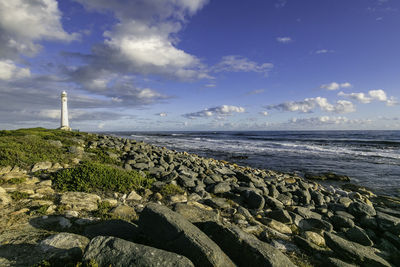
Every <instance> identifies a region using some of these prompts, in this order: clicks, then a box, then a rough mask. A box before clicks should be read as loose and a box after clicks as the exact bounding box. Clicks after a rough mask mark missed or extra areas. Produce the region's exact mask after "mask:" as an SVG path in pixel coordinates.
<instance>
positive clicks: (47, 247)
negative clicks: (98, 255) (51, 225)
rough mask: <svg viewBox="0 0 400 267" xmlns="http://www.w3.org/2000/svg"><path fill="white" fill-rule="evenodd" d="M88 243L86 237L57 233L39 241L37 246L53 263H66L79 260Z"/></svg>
mask: <svg viewBox="0 0 400 267" xmlns="http://www.w3.org/2000/svg"><path fill="white" fill-rule="evenodd" d="M89 241H90V240H89V239H88V238H87V237H84V236H81V235H77V234H72V233H59V234H55V235H52V236H49V237H48V238H46V239H45V240H43V241H41V242H40V244H39V246H40V249H41V251H42V252H43V253H45V254H47V255H48V257H49V258H52V259H53V261H63V262H67V261H73V260H80V259H81V257H82V255H83V251H84V250H85V248H86V246H87V244H88V243H89Z"/></svg>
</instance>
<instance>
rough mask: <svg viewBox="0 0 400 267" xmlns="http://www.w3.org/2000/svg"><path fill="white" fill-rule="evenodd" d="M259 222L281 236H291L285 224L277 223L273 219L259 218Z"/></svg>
mask: <svg viewBox="0 0 400 267" xmlns="http://www.w3.org/2000/svg"><path fill="white" fill-rule="evenodd" d="M260 221H261V222H262V223H263V224H265V225H267V226H269V227H271V228H272V229H274V230H276V231H278V232H280V233H282V234H292V230H291V229H290V228H289V227H288V226H287V225H286V224H283V223H281V222H278V221H276V220H274V219H269V218H261V219H260Z"/></svg>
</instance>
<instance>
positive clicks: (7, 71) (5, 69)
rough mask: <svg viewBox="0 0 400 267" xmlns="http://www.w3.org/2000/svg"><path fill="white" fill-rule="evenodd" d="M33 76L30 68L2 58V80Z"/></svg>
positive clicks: (0, 76)
mask: <svg viewBox="0 0 400 267" xmlns="http://www.w3.org/2000/svg"><path fill="white" fill-rule="evenodd" d="M30 76H31V72H30V70H29V68H20V67H17V66H16V65H15V64H14V62H13V61H12V60H0V80H6V81H7V80H14V79H20V78H27V77H30Z"/></svg>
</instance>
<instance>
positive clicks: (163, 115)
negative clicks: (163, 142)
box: [155, 112, 168, 117]
mask: <svg viewBox="0 0 400 267" xmlns="http://www.w3.org/2000/svg"><path fill="white" fill-rule="evenodd" d="M155 115H156V116H160V117H167V115H168V114H167V113H165V112H160V113H156V114H155Z"/></svg>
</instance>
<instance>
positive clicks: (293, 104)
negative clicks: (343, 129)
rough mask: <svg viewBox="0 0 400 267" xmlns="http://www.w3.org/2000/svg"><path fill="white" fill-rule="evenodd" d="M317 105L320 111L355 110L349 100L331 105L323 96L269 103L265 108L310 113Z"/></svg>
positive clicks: (346, 111) (344, 111) (343, 111)
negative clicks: (276, 103)
mask: <svg viewBox="0 0 400 267" xmlns="http://www.w3.org/2000/svg"><path fill="white" fill-rule="evenodd" d="M317 107H318V108H320V109H321V110H322V111H326V112H334V113H350V112H354V111H355V107H354V105H353V103H351V102H349V101H345V100H339V101H337V102H336V105H332V104H330V103H329V102H328V100H327V99H326V98H324V97H315V98H306V99H304V100H303V101H289V102H285V103H281V104H278V105H269V106H267V107H266V108H267V109H277V110H281V111H291V112H296V111H298V112H300V113H310V112H313V111H314V110H315V109H316V108H317Z"/></svg>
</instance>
